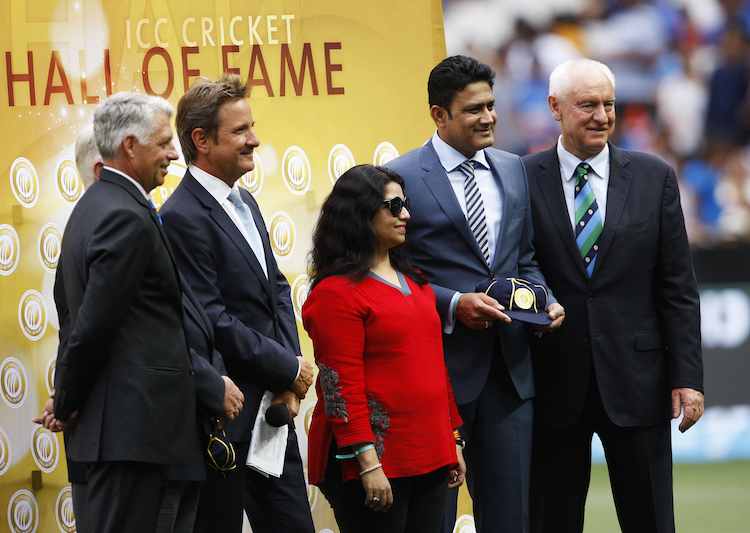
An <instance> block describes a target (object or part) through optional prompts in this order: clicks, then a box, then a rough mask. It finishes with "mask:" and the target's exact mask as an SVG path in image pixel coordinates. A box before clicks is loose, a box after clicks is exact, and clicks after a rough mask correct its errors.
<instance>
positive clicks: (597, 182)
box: [557, 136, 609, 232]
mask: <svg viewBox="0 0 750 533" xmlns="http://www.w3.org/2000/svg"><path fill="white" fill-rule="evenodd" d="M557 157H558V159H560V177H561V178H562V186H563V193H564V194H565V205H566V206H567V208H568V216H569V217H570V227H571V228H573V231H574V232H575V225H576V210H575V194H576V192H575V188H576V180H574V179H573V174H574V173H575V170H576V167H577V166H578V164H579V163H582V162H586V163H588V164H589V166H591V168H592V169H593V171H594V173H593V176H594V178H593V179H592V178H589V184H591V189H592V190H593V191H594V197H595V198H596V205H597V206H598V207H599V212H600V213H601V215H602V227H603V226H604V216H605V214H606V212H607V185H608V184H609V145H605V146H604V150H602V151H601V152H599V153H598V154H596V155H595V156H594V157H590V158H588V159H585V160H583V161H582V160H581V159H579V158H578V157H577V156H575V155H573V154H571V153H570V152H568V151H567V150H566V149H565V147H564V146H563V144H562V136H561V137H560V138H559V139H557ZM589 176H592V173H591V172H589Z"/></svg>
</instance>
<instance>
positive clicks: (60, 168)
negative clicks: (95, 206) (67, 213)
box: [56, 159, 83, 203]
mask: <svg viewBox="0 0 750 533" xmlns="http://www.w3.org/2000/svg"><path fill="white" fill-rule="evenodd" d="M56 176H57V180H56V181H57V192H59V193H60V196H62V197H63V200H67V201H68V202H71V203H73V202H77V201H78V199H79V198H80V197H81V195H82V194H83V180H82V179H81V177H80V176H79V175H78V169H77V168H76V165H75V163H74V162H73V161H71V160H70V159H65V160H63V161H61V162H60V164H59V165H57V174H56Z"/></svg>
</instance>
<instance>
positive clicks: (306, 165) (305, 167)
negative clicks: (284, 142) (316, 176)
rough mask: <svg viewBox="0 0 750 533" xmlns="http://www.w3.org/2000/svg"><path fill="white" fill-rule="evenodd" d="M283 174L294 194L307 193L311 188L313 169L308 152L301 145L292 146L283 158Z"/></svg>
mask: <svg viewBox="0 0 750 533" xmlns="http://www.w3.org/2000/svg"><path fill="white" fill-rule="evenodd" d="M281 176H282V178H283V180H284V185H286V188H287V189H289V192H291V193H292V194H299V195H302V194H305V193H306V192H307V191H308V190H310V184H311V183H312V171H311V170H310V160H309V159H307V154H305V151H304V150H303V149H302V148H300V147H299V146H290V147H289V148H287V149H286V151H285V152H284V157H282V158H281Z"/></svg>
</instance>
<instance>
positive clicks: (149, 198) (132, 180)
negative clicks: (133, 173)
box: [102, 165, 154, 205]
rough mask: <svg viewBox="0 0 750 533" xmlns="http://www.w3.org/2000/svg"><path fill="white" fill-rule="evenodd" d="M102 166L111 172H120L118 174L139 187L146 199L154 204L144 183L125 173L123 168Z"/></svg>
mask: <svg viewBox="0 0 750 533" xmlns="http://www.w3.org/2000/svg"><path fill="white" fill-rule="evenodd" d="M102 168H104V169H106V170H109V171H110V172H114V173H115V174H118V175H120V176H122V177H123V178H125V179H126V180H128V181H129V182H130V183H132V184H133V185H135V188H136V189H138V190H139V191H140V192H141V194H142V195H143V197H144V198H145V199H146V200H148V202H149V203H151V205H154V203H153V201H151V197H150V196H149V195H148V193H147V192H146V189H144V188H143V185H141V184H140V183H138V182H137V181H135V180H134V179H133V178H131V177H130V176H128V175H127V174H125V173H124V172H123V171H122V170H117V169H116V168H112V167H108V166H107V165H104V166H103V167H102Z"/></svg>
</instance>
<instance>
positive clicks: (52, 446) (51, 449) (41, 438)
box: [31, 426, 60, 474]
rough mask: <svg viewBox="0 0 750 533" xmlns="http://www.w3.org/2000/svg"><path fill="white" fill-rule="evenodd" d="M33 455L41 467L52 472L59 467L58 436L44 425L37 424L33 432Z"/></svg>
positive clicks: (46, 471) (47, 472) (44, 470)
mask: <svg viewBox="0 0 750 533" xmlns="http://www.w3.org/2000/svg"><path fill="white" fill-rule="evenodd" d="M31 455H32V456H33V457H34V462H35V463H36V464H37V466H38V467H39V469H40V470H41V471H42V472H44V473H45V474H50V473H51V472H52V471H54V470H55V468H57V462H58V459H59V457H60V445H59V444H58V442H57V436H56V435H55V434H54V433H52V432H51V431H49V430H48V429H45V428H44V427H42V426H36V427H35V428H34V430H33V431H32V432H31Z"/></svg>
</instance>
